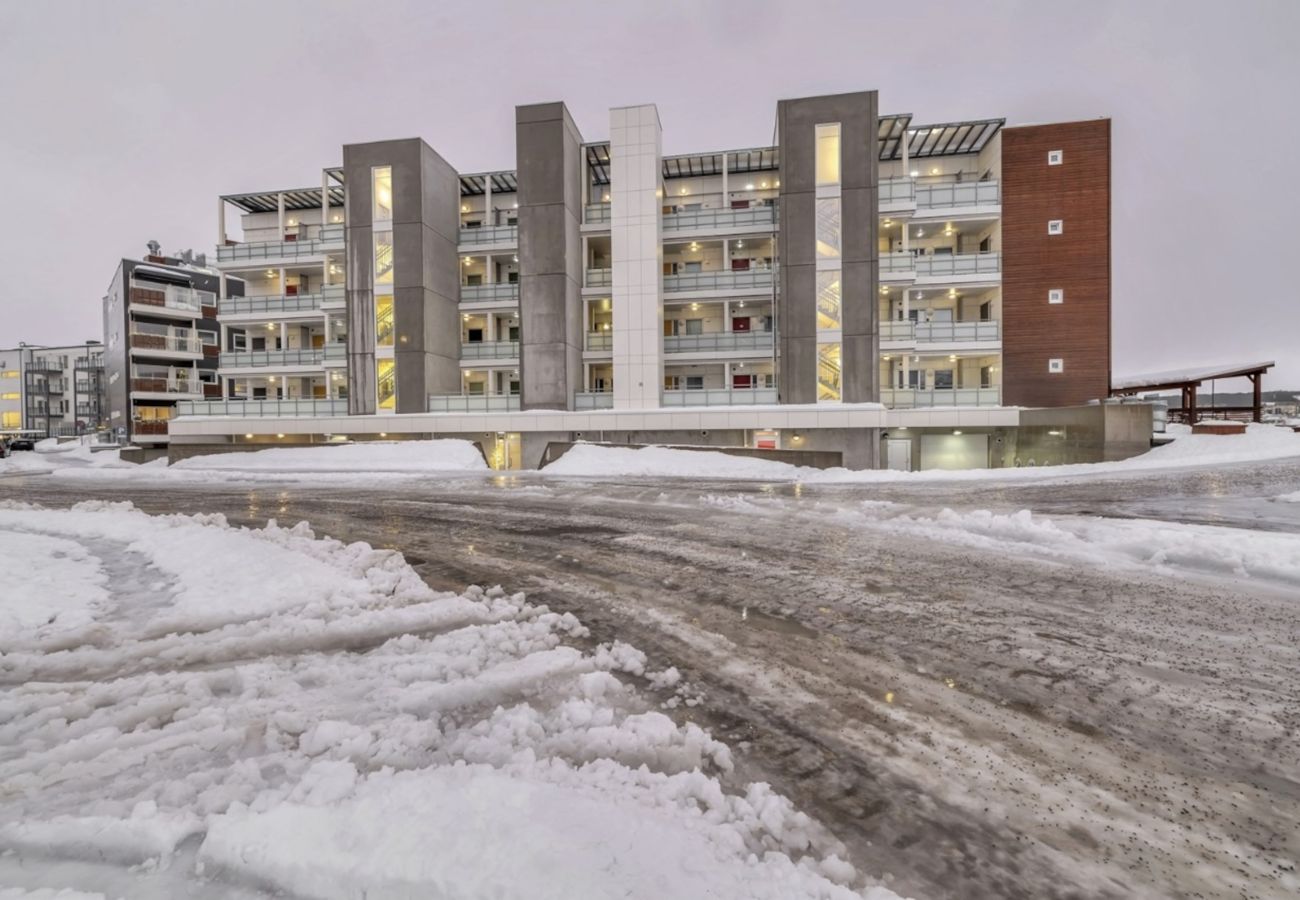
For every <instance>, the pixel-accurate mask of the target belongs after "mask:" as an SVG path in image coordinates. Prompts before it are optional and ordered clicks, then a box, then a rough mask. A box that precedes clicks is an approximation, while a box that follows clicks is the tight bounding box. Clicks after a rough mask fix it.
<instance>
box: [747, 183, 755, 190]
mask: <svg viewBox="0 0 1300 900" xmlns="http://www.w3.org/2000/svg"><path fill="white" fill-rule="evenodd" d="M753 189H754V185H753V183H752V182H751V183H750V184H747V185H745V190H747V191H752V190H753Z"/></svg>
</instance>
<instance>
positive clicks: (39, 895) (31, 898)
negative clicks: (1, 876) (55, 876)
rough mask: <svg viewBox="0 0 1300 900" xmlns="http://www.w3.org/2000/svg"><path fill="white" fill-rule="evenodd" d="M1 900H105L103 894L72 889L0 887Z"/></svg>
mask: <svg viewBox="0 0 1300 900" xmlns="http://www.w3.org/2000/svg"><path fill="white" fill-rule="evenodd" d="M0 900H104V895H103V894H87V893H84V892H82V891H74V890H71V889H70V888H36V889H35V890H24V889H23V888H7V887H0Z"/></svg>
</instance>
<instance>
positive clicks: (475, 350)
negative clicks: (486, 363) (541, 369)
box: [460, 341, 519, 359]
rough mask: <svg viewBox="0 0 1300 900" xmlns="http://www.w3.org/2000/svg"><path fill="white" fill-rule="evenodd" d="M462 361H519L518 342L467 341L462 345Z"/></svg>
mask: <svg viewBox="0 0 1300 900" xmlns="http://www.w3.org/2000/svg"><path fill="white" fill-rule="evenodd" d="M460 358H461V359H518V358H519V342H518V341H467V342H465V343H462V344H461V345H460Z"/></svg>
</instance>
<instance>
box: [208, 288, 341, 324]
mask: <svg viewBox="0 0 1300 900" xmlns="http://www.w3.org/2000/svg"><path fill="white" fill-rule="evenodd" d="M344 298H345V293H344V289H343V285H341V284H332V285H329V286H328V287H327V288H325V289H323V290H322V291H321V292H320V293H317V294H272V295H270V296H265V297H223V298H222V300H221V302H220V305H219V308H220V311H221V315H223V316H261V315H279V314H280V313H294V312H315V311H318V310H320V309H322V308H323V307H324V306H325V305H326V302H327V299H328V302H329V304H330V305H331V306H335V305H342V304H343V303H344V302H345V300H344Z"/></svg>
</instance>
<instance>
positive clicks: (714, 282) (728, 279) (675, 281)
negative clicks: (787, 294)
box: [664, 269, 773, 293]
mask: <svg viewBox="0 0 1300 900" xmlns="http://www.w3.org/2000/svg"><path fill="white" fill-rule="evenodd" d="M772 272H773V269H733V270H729V271H728V270H719V271H716V272H684V273H681V274H678V275H665V276H664V293H679V292H684V291H753V290H771V287H772Z"/></svg>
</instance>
